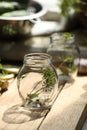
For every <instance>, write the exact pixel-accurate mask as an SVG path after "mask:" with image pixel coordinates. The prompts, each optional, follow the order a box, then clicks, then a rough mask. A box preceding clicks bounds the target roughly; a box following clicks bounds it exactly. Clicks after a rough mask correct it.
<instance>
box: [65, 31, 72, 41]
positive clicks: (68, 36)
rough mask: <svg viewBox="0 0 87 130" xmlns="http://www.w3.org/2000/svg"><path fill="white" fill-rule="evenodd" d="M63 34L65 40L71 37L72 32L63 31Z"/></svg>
mask: <svg viewBox="0 0 87 130" xmlns="http://www.w3.org/2000/svg"><path fill="white" fill-rule="evenodd" d="M63 36H64V38H65V39H66V40H70V39H71V38H72V34H71V33H68V32H65V33H63Z"/></svg>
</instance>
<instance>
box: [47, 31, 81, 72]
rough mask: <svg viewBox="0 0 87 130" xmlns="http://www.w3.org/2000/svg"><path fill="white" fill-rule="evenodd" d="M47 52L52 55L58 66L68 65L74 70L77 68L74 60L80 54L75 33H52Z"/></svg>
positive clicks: (70, 69)
mask: <svg viewBox="0 0 87 130" xmlns="http://www.w3.org/2000/svg"><path fill="white" fill-rule="evenodd" d="M47 53H48V54H50V55H52V57H53V62H54V64H55V62H56V66H57V67H62V66H67V67H68V69H69V71H72V70H73V69H74V68H75V66H74V60H75V58H77V57H78V56H79V50H78V46H77V44H76V42H75V35H74V34H71V33H67V32H65V33H64V32H63V33H54V34H52V35H51V36H50V44H49V46H48V49H47ZM55 57H56V58H55Z"/></svg>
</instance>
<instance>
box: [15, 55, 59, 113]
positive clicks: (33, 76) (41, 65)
mask: <svg viewBox="0 0 87 130" xmlns="http://www.w3.org/2000/svg"><path fill="white" fill-rule="evenodd" d="M17 84H18V92H19V95H20V97H21V99H22V106H23V107H24V108H25V109H27V110H29V111H38V112H39V111H43V110H47V109H50V108H51V106H52V104H53V102H54V100H55V98H56V96H57V94H58V76H57V73H56V70H55V68H54V66H53V65H52V62H51V57H50V55H48V54H45V53H30V54H26V55H25V56H24V63H23V66H22V68H21V70H20V71H19V74H18V76H17Z"/></svg>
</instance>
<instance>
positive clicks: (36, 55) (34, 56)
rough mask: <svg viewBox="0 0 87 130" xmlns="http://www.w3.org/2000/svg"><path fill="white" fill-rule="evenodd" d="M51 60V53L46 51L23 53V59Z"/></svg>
mask: <svg viewBox="0 0 87 130" xmlns="http://www.w3.org/2000/svg"><path fill="white" fill-rule="evenodd" d="M28 59H31V60H47V59H49V60H51V59H52V57H51V55H49V54H47V53H28V54H25V55H24V60H28Z"/></svg>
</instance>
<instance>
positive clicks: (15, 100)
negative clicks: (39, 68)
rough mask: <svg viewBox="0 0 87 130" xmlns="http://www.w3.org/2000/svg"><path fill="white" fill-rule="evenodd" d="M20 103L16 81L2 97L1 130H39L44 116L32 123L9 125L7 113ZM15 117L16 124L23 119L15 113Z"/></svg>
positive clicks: (0, 109)
mask: <svg viewBox="0 0 87 130" xmlns="http://www.w3.org/2000/svg"><path fill="white" fill-rule="evenodd" d="M37 78H38V77H36V78H34V80H37ZM26 82H27V81H26ZM26 82H24V84H26ZM61 89H62V87H60V91H61ZM30 91H31V88H30ZM60 91H59V92H60ZM19 103H21V99H20V97H19V94H18V90H17V79H15V81H14V82H13V83H12V84H10V86H9V88H8V91H6V92H5V93H3V95H2V96H1V97H0V130H20V129H21V130H29V129H30V130H37V129H38V127H39V126H40V124H41V123H42V121H43V120H44V118H45V117H44V116H43V117H41V118H38V119H31V120H30V121H28V122H25V123H18V124H16V123H15V124H14V123H11V122H10V123H8V122H9V118H8V120H7V119H6V114H5V113H6V112H7V110H9V109H10V108H11V110H12V107H13V106H14V105H16V104H19ZM46 113H47V111H46V112H45V113H44V115H46ZM14 115H16V116H15V118H14V122H16V120H17V119H18V118H19V119H21V118H22V117H21V116H22V115H20V116H19V115H17V113H15V114H14ZM12 116H13V115H12ZM3 117H4V118H3ZM10 117H11V116H10ZM13 117H14V116H13ZM13 117H11V118H12V119H13ZM11 118H10V119H11ZM6 121H7V122H6Z"/></svg>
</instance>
